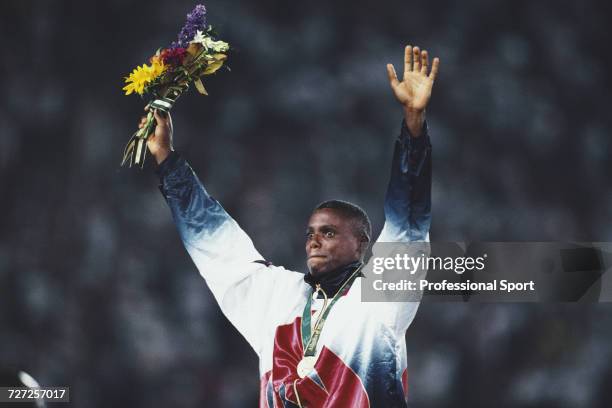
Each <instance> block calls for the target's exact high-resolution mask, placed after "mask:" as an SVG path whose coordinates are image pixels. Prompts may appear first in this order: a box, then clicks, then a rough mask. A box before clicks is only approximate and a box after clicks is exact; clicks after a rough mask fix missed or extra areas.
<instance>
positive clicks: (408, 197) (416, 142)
mask: <svg viewBox="0 0 612 408" xmlns="http://www.w3.org/2000/svg"><path fill="white" fill-rule="evenodd" d="M430 225H431V143H430V140H429V131H428V128H427V124H426V123H425V124H423V131H422V134H421V136H419V137H416V138H415V137H412V135H411V134H410V131H409V130H408V128H407V127H406V122H404V121H402V127H401V132H400V136H399V138H398V139H397V140H396V142H395V149H394V152H393V162H392V164H391V177H390V180H389V186H388V188H387V194H386V196H385V225H384V227H383V230H382V232H381V233H380V236H379V237H378V240H377V241H378V242H413V241H429V227H430Z"/></svg>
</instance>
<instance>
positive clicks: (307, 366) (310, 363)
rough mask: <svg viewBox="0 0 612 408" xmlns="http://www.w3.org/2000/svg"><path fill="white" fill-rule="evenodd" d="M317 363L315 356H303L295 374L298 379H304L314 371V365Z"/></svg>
mask: <svg viewBox="0 0 612 408" xmlns="http://www.w3.org/2000/svg"><path fill="white" fill-rule="evenodd" d="M316 362H317V358H316V357H315V356H305V357H303V358H302V359H301V360H300V362H299V363H298V366H297V374H298V375H299V376H300V378H304V377H306V376H307V375H308V374H310V373H311V372H312V370H314V366H315V363H316Z"/></svg>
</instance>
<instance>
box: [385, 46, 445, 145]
mask: <svg viewBox="0 0 612 408" xmlns="http://www.w3.org/2000/svg"><path fill="white" fill-rule="evenodd" d="M439 65H440V59H439V58H434V60H433V64H432V66H431V71H430V72H428V71H429V54H428V52H427V50H423V51H421V50H419V47H412V46H410V45H408V46H406V50H405V53H404V76H403V79H402V81H401V82H400V81H399V80H398V78H397V73H396V72H395V68H394V67H393V65H392V64H387V74H388V75H389V83H390V85H391V89H392V90H393V94H394V95H395V98H396V99H397V100H398V102H399V103H401V104H402V106H403V107H404V112H405V115H406V123H407V125H408V127H409V128H411V127H414V129H412V128H411V129H410V130H411V132H412V134H413V135H414V136H418V133H419V132H420V127H419V122H420V124H421V125H422V121H423V120H424V112H425V108H426V107H427V103H428V102H429V99H430V98H431V89H432V87H433V84H434V80H435V79H436V75H437V74H438V66H439ZM409 122H412V123H409ZM411 125H412V126H411ZM413 130H414V131H413Z"/></svg>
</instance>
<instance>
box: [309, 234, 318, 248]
mask: <svg viewBox="0 0 612 408" xmlns="http://www.w3.org/2000/svg"><path fill="white" fill-rule="evenodd" d="M306 248H308V249H316V248H321V242H320V241H319V234H313V235H312V238H310V239H309V240H308V242H307V243H306Z"/></svg>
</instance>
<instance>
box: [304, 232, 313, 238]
mask: <svg viewBox="0 0 612 408" xmlns="http://www.w3.org/2000/svg"><path fill="white" fill-rule="evenodd" d="M313 235H314V234H313V233H312V232H307V233H306V239H312V236H313Z"/></svg>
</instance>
